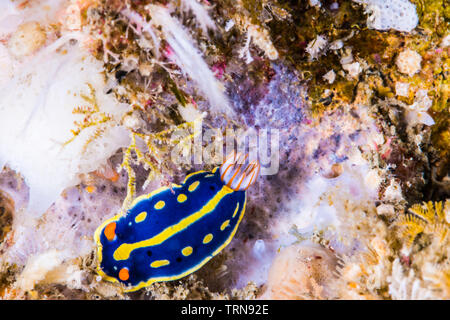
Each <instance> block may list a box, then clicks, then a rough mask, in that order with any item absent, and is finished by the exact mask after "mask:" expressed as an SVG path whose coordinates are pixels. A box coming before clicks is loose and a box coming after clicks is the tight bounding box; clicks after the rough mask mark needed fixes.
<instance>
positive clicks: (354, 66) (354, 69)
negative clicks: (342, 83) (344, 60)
mask: <svg viewBox="0 0 450 320" xmlns="http://www.w3.org/2000/svg"><path fill="white" fill-rule="evenodd" d="M342 68H343V69H344V70H345V71H347V72H348V75H349V76H350V77H352V78H353V79H356V78H358V75H359V74H360V73H361V71H362V68H361V65H360V64H359V62H353V63H348V64H344V65H342Z"/></svg>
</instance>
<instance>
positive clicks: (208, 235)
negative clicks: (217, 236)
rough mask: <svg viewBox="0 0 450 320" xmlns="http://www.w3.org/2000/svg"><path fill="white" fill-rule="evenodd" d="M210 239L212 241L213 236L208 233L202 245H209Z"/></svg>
mask: <svg viewBox="0 0 450 320" xmlns="http://www.w3.org/2000/svg"><path fill="white" fill-rule="evenodd" d="M212 239H213V235H212V234H211V233H208V234H207V235H206V236H205V237H204V238H203V243H204V244H207V243H210V242H211V240H212Z"/></svg>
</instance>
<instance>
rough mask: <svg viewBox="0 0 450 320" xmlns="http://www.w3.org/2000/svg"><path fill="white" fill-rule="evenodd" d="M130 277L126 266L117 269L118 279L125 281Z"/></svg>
mask: <svg viewBox="0 0 450 320" xmlns="http://www.w3.org/2000/svg"><path fill="white" fill-rule="evenodd" d="M129 278H130V273H129V272H128V269H127V268H122V269H120V271H119V279H120V280H122V281H126V280H128V279H129Z"/></svg>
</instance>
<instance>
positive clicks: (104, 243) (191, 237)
mask: <svg viewBox="0 0 450 320" xmlns="http://www.w3.org/2000/svg"><path fill="white" fill-rule="evenodd" d="M245 158H246V157H242V156H240V155H235V154H232V155H231V156H229V157H228V158H227V160H226V161H225V163H224V164H223V165H222V166H221V167H220V170H219V167H217V168H215V169H214V170H213V171H212V172H205V171H199V172H195V173H192V174H190V175H188V176H187V177H186V179H185V180H184V182H183V183H182V185H173V186H172V188H168V187H164V188H160V189H158V190H155V191H153V192H152V193H150V194H148V195H143V196H140V197H138V198H137V199H136V200H135V201H134V202H133V204H132V205H131V209H129V210H128V211H127V213H126V214H125V215H117V216H115V217H113V218H111V219H109V220H107V221H105V222H104V223H103V224H102V225H101V226H100V227H98V229H97V230H96V232H95V240H96V242H97V246H98V248H97V250H98V261H99V264H98V272H99V274H100V275H102V276H103V277H104V278H105V279H107V280H109V281H119V282H121V283H123V284H125V285H126V286H127V289H126V291H128V292H129V291H135V290H138V289H140V288H142V287H145V286H148V285H150V284H152V283H154V282H159V281H170V280H176V279H180V278H182V277H184V276H187V275H189V274H191V273H192V272H194V271H196V270H198V269H199V268H201V267H202V266H203V265H204V264H205V263H206V262H208V261H209V260H210V259H211V258H213V257H214V256H215V255H217V254H218V253H219V252H220V251H221V250H222V249H223V248H225V247H226V246H227V245H228V244H229V243H230V241H231V239H232V238H233V236H234V235H235V233H236V230H237V228H238V226H239V223H240V222H241V220H242V218H243V216H244V212H245V205H246V190H247V188H248V187H249V186H250V185H251V184H253V183H254V181H255V180H256V178H257V176H258V174H259V169H260V166H259V163H258V162H252V163H249V164H248V165H247V166H245V167H243V164H242V162H243V161H244V160H245Z"/></svg>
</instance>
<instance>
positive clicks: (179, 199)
mask: <svg viewBox="0 0 450 320" xmlns="http://www.w3.org/2000/svg"><path fill="white" fill-rule="evenodd" d="M186 200H187V197H186V195H185V194H184V193H180V194H179V195H178V197H177V201H178V202H179V203H183V202H185V201H186Z"/></svg>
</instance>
